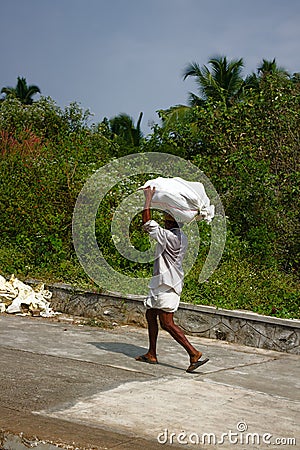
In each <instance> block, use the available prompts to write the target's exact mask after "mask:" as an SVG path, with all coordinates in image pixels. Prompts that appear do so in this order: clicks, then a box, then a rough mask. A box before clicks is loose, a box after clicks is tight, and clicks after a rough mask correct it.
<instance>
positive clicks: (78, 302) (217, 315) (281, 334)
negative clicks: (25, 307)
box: [47, 284, 300, 354]
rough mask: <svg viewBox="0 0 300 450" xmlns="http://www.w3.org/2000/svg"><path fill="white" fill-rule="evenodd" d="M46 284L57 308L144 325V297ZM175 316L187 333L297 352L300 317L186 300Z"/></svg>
mask: <svg viewBox="0 0 300 450" xmlns="http://www.w3.org/2000/svg"><path fill="white" fill-rule="evenodd" d="M47 288H48V289H49V290H50V291H51V292H52V293H53V297H52V300H51V306H52V307H53V309H54V310H56V311H61V312H63V313H66V314H71V315H75V316H82V317H86V318H90V319H97V320H98V321H100V322H101V323H103V324H104V325H106V326H113V325H124V324H131V325H138V326H143V327H145V326H146V321H145V309H144V304H143V298H142V297H140V296H132V295H131V296H126V297H124V296H121V295H120V294H118V293H111V294H97V293H93V292H88V291H80V290H77V289H74V288H72V287H71V286H69V285H63V284H54V285H51V286H47ZM175 320H176V322H177V323H178V324H179V325H180V326H181V327H182V328H183V329H184V330H185V332H186V334H189V335H194V336H202V337H206V338H213V339H220V340H224V341H228V342H234V343H238V344H243V345H248V346H251V347H257V348H264V349H269V350H277V351H280V352H289V353H294V354H300V320H288V319H279V318H276V317H268V316H262V315H259V314H255V313H251V312H249V311H231V310H225V309H217V308H214V307H211V306H201V305H191V304H187V303H180V307H179V310H178V311H177V312H176V314H175Z"/></svg>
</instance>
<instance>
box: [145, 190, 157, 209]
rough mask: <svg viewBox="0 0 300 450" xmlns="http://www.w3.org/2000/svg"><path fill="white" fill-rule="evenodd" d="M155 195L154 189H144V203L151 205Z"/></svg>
mask: <svg viewBox="0 0 300 450" xmlns="http://www.w3.org/2000/svg"><path fill="white" fill-rule="evenodd" d="M154 193H155V187H153V188H151V187H150V186H148V187H146V188H145V189H144V195H145V203H148V204H149V205H150V204H151V200H152V197H153V195H154Z"/></svg>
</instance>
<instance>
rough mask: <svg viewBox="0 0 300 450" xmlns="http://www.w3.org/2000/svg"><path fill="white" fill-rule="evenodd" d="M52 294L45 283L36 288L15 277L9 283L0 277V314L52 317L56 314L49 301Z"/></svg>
mask: <svg viewBox="0 0 300 450" xmlns="http://www.w3.org/2000/svg"><path fill="white" fill-rule="evenodd" d="M51 297H52V292H50V291H48V290H46V289H45V286H44V284H43V283H40V284H38V285H37V286H35V287H34V288H32V287H31V286H29V285H28V284H25V283H23V282H22V281H20V280H18V278H16V277H15V276H14V275H12V276H11V278H10V280H9V281H7V280H6V279H5V278H4V277H3V276H2V275H0V313H3V312H5V313H8V314H22V315H31V316H42V317H51V316H54V315H56V314H60V313H58V312H54V311H53V309H52V308H51V307H50V302H49V300H50V299H51Z"/></svg>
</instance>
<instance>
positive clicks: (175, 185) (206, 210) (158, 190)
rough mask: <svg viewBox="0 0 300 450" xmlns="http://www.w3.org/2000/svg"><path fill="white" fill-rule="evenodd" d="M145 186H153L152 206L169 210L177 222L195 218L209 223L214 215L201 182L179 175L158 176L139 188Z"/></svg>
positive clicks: (185, 221)
mask: <svg viewBox="0 0 300 450" xmlns="http://www.w3.org/2000/svg"><path fill="white" fill-rule="evenodd" d="M147 187H151V188H153V187H155V193H154V195H153V198H152V202H151V205H152V206H153V208H155V207H156V208H157V209H163V210H164V211H167V212H169V213H170V214H171V215H172V216H173V217H174V218H175V219H176V220H177V221H178V222H183V223H189V222H191V221H192V220H193V219H195V220H205V221H206V222H207V223H210V222H211V221H212V219H213V217H214V215H215V207H214V205H211V204H210V200H209V198H208V196H207V195H206V192H205V189H204V186H203V184H202V183H199V182H195V181H186V180H184V179H182V178H180V177H175V178H162V177H158V178H156V179H154V180H148V181H147V182H146V183H145V184H144V186H142V187H141V188H139V189H145V188H147Z"/></svg>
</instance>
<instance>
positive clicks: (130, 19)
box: [0, 0, 300, 134]
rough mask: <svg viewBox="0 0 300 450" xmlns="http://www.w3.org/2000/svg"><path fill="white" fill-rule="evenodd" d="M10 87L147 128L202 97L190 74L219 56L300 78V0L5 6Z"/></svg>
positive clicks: (65, 0) (4, 52) (19, 0)
mask: <svg viewBox="0 0 300 450" xmlns="http://www.w3.org/2000/svg"><path fill="white" fill-rule="evenodd" d="M0 11H1V24H0V52H1V70H0V88H2V87H3V86H15V85H16V82H17V77H18V76H24V77H25V78H26V79H27V82H28V83H29V84H37V85H38V86H39V87H40V89H41V91H42V94H43V95H45V96H48V95H49V96H51V97H52V98H53V99H54V100H55V101H56V103H57V104H58V105H59V106H61V107H64V106H67V105H68V104H69V103H70V102H72V101H77V102H79V103H80V104H81V106H82V108H84V109H89V110H90V111H91V112H92V113H93V114H94V117H93V121H94V122H100V121H101V120H102V119H103V118H104V117H108V118H110V117H113V116H115V115H117V114H119V113H121V112H125V113H127V114H129V115H130V116H132V117H133V119H134V120H135V121H136V120H137V118H138V115H139V113H140V111H143V112H144V119H143V123H142V125H143V130H144V132H145V133H146V134H147V133H149V132H150V128H149V124H151V123H153V122H159V118H158V116H157V113H156V111H157V110H158V109H166V108H168V107H170V106H172V105H176V104H186V103H187V98H188V92H189V91H193V92H195V93H196V92H197V88H196V84H195V82H194V81H193V80H192V79H189V80H186V81H183V79H182V73H183V70H184V68H185V67H186V65H187V64H188V63H190V62H193V61H195V62H197V63H199V64H200V65H203V64H207V62H208V60H209V58H210V57H212V56H216V55H222V56H225V55H226V56H227V57H228V58H229V59H232V58H241V57H242V58H243V59H244V63H245V69H244V74H245V75H246V74H248V73H251V72H252V71H255V70H256V68H257V67H258V65H259V63H260V62H261V61H262V59H263V58H264V59H273V58H274V57H276V60H277V63H278V64H279V65H280V66H283V67H285V68H286V69H287V70H289V71H290V72H292V73H293V72H300V51H299V45H300V1H299V0H251V1H249V0H211V1H210V2H208V1H207V0H0Z"/></svg>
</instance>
